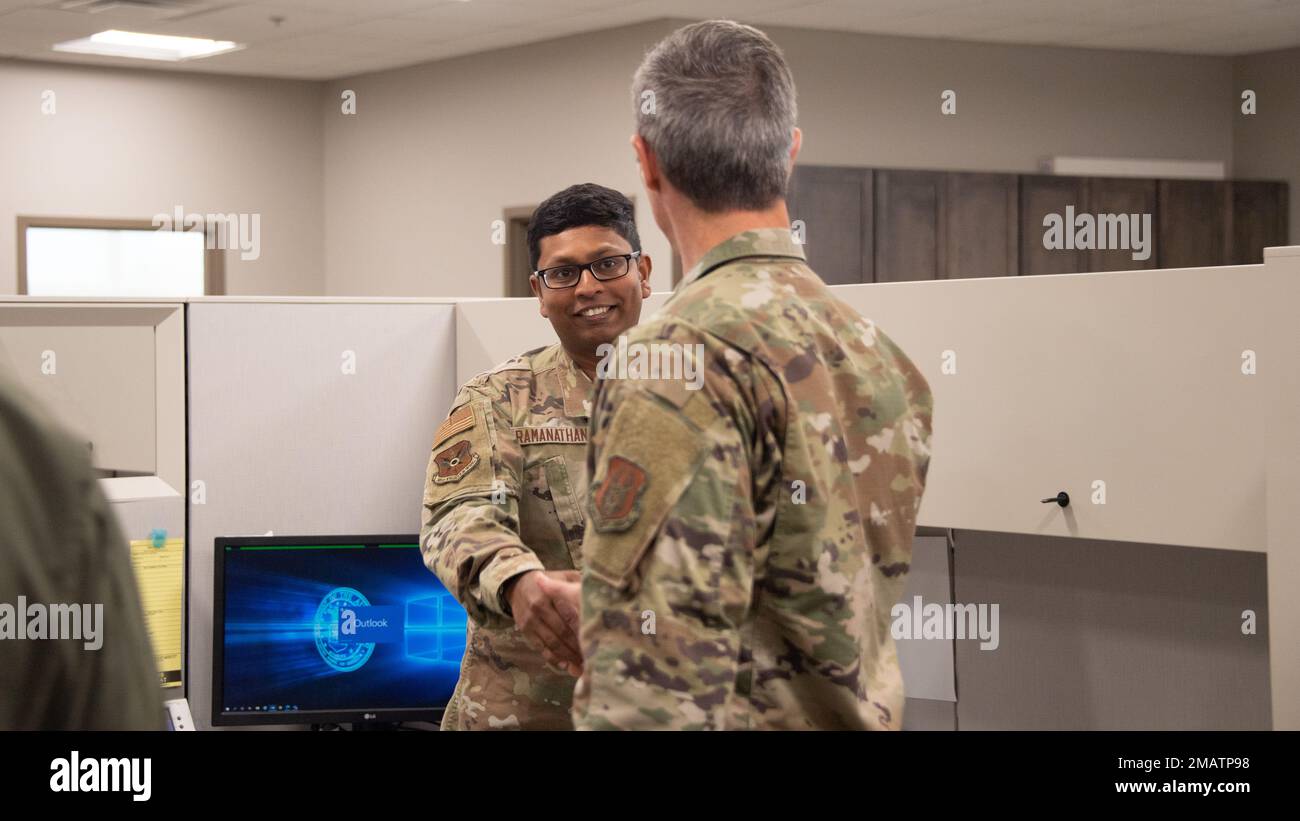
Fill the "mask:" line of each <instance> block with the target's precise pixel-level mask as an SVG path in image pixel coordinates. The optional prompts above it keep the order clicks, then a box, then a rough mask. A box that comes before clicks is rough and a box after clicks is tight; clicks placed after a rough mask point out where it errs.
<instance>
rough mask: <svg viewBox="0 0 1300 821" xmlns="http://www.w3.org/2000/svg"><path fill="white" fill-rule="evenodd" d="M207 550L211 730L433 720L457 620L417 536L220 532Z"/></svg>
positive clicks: (454, 650)
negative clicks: (210, 553) (211, 561)
mask: <svg viewBox="0 0 1300 821" xmlns="http://www.w3.org/2000/svg"><path fill="white" fill-rule="evenodd" d="M215 548H216V549H215V551H214V553H215V554H216V567H215V572H214V576H213V578H214V581H215V587H214V596H213V605H214V612H213V620H212V624H213V641H212V655H213V658H212V723H213V725H216V726H228V725H241V724H321V723H343V722H353V723H386V722H398V721H436V720H438V719H439V718H440V717H441V714H442V711H443V709H444V708H445V707H446V706H447V703H448V701H449V700H450V698H451V694H452V690H453V688H454V687H455V686H456V679H457V676H458V674H459V671H460V661H461V656H462V655H464V652H465V621H466V616H465V610H464V609H463V608H462V607H461V606H460V604H459V603H458V602H457V601H456V600H455V599H454V598H453V597H452V596H451V594H449V593H448V592H447V589H446V588H445V587H443V586H442V584H441V582H439V581H438V577H437V576H435V575H434V574H433V573H431V572H430V571H429V570H428V568H426V567H425V565H424V562H423V560H422V557H421V555H420V546H419V538H418V537H417V536H409V535H407V536H275V537H270V536H259V537H223V538H218V539H217V540H216V544H215Z"/></svg>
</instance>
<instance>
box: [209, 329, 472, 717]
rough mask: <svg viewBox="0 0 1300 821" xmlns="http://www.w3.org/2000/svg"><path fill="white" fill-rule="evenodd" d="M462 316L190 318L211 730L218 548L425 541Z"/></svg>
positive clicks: (451, 392) (453, 385) (454, 386)
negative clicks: (279, 540) (283, 539)
mask: <svg viewBox="0 0 1300 821" xmlns="http://www.w3.org/2000/svg"><path fill="white" fill-rule="evenodd" d="M453 310H454V309H453V307H452V306H450V305H421V304H411V305H401V304H350V305H349V304H295V303H263V304H254V303H202V304H194V305H191V306H190V308H189V482H190V488H191V491H190V492H191V495H190V506H189V509H190V531H189V533H190V553H189V582H190V584H189V617H190V618H189V648H188V659H187V662H188V669H187V686H188V688H189V689H188V694H189V699H190V709H191V710H192V711H193V713H194V719H195V722H196V723H197V724H198V726H199V727H200V728H202V729H206V728H208V727H209V726H210V720H211V683H212V682H211V676H212V672H211V662H212V655H211V654H212V564H213V556H212V544H213V539H215V538H216V537H217V536H225V535H240V534H262V533H266V532H267V531H274V532H275V533H276V534H277V535H281V534H283V535H293V534H303V535H323V534H358V535H360V534H386V533H392V534H399V533H415V532H417V531H418V530H419V527H420V498H421V493H422V488H423V482H424V471H425V467H426V465H427V463H428V459H429V447H430V445H431V444H432V441H433V433H434V430H435V429H436V428H437V427H438V424H439V423H440V422H441V421H442V419H443V418H444V417H445V416H446V413H447V410H448V409H449V407H450V403H451V400H452V399H453V398H454V395H455V390H456V381H455V367H456V348H455V323H454V319H453ZM349 363H355V369H354V370H355V372H354V373H347V372H346V371H347V370H348V367H347V366H348V365H349ZM196 481H198V482H202V483H203V492H204V493H205V495H206V499H205V503H204V504H196V503H195V502H194V498H195V497H194V483H195V482H196Z"/></svg>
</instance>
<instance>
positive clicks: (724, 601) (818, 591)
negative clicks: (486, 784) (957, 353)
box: [574, 229, 932, 729]
mask: <svg viewBox="0 0 1300 821" xmlns="http://www.w3.org/2000/svg"><path fill="white" fill-rule="evenodd" d="M628 342H629V345H628V348H629V350H633V351H634V350H635V349H634V346H635V345H636V344H638V343H640V344H648V343H658V344H660V345H662V344H664V343H676V344H679V345H681V346H684V348H683V350H699V351H701V352H702V359H703V363H704V371H703V381H702V384H700V383H696V385H695V387H698V388H699V389H696V390H693V389H692V386H691V385H689V384H688V382H687V380H685V379H681V378H676V379H674V378H665V375H664V374H662V373H660V374H659V378H657V379H653V378H600V379H599V380H598V382H597V387H596V399H595V401H594V407H593V413H592V420H591V447H590V453H589V462H588V469H589V470H590V471H591V475H592V486H591V497H590V500H589V507H588V524H587V532H586V537H585V540H584V542H583V552H584V554H585V557H586V558H585V566H584V568H583V584H582V628H581V642H582V651H583V657H584V671H583V675H582V677H581V679H580V681H579V684H578V687H577V691H576V693H575V697H574V717H575V721H576V723H577V726H578V728H579V729H591V728H596V729H599V728H680V729H710V728H854V729H897V728H898V727H899V725H900V723H901V721H902V707H903V682H902V677H901V674H900V672H899V667H898V658H897V654H896V651H895V647H894V642H893V639H892V637H891V635H890V609H891V607H892V606H893V605H894V604H895V602H897V600H898V598H899V597H900V595H901V593H902V586H903V582H904V579H905V576H906V573H907V571H908V566H909V563H910V561H911V547H912V539H913V535H914V533H915V526H916V517H917V511H918V510H919V508H920V505H921V495H922V492H923V490H924V487H925V476H926V472H927V470H928V468H929V460H930V450H929V441H930V436H931V414H932V398H931V394H930V389H929V386H928V384H927V383H926V380H925V378H924V377H923V376H922V374H921V372H920V371H919V370H918V369H917V368H916V366H915V365H914V364H913V363H912V362H911V361H910V360H909V359H908V358H907V357H906V356H905V355H904V354H903V352H902V351H901V350H900V349H899V348H898V346H897V345H895V344H894V342H893V341H892V340H890V338H889V337H888V336H886V335H885V334H884V332H883V331H881V330H880V329H879V328H877V327H875V325H874V324H873V323H872V322H871V321H870V320H868V319H864V318H863V317H862V316H861V315H860V314H859V313H858V312H857V311H855V310H854V309H853V308H851V307H849V306H848V305H846V304H845V303H844V302H841V301H840V300H839V299H837V298H836V297H835V296H833V295H832V294H831V292H830V291H829V290H828V289H827V287H826V285H825V284H824V283H823V282H822V280H821V279H820V278H818V277H817V275H816V274H815V273H813V271H812V270H811V269H810V268H809V267H808V266H807V264H806V263H805V262H804V259H803V252H802V248H801V246H799V245H797V244H795V243H794V242H793V240H792V238H791V235H790V232H789V231H788V230H781V229H764V230H758V231H747V232H745V233H742V234H738V235H736V236H735V237H733V238H731V239H730V240H728V241H726V242H724V243H722V244H720V245H718V246H716V247H715V248H713V249H712V250H711V251H710V252H709V253H708V254H706V255H705V257H704V258H703V259H702V260H701V261H700V263H699V264H698V265H697V266H696V267H695V268H693V269H692V271H691V272H690V274H688V275H687V277H685V278H684V279H683V281H682V282H681V283H680V284H679V285H678V287H677V289H676V291H675V292H674V294H673V296H672V297H671V298H670V300H669V301H668V303H667V304H666V305H665V306H664V308H663V309H662V310H661V311H660V312H659V313H658V314H656V315H655V316H654V317H653V318H651V319H650V321H648V322H646V323H643V324H641V325H639V326H637V327H636V328H633V329H632V330H631V331H630V332H629V334H628ZM695 346H700V347H699V348H696V347H695ZM679 375H681V374H679ZM598 376H602V374H598ZM670 376H671V375H670Z"/></svg>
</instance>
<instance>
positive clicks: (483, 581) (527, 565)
mask: <svg viewBox="0 0 1300 821" xmlns="http://www.w3.org/2000/svg"><path fill="white" fill-rule="evenodd" d="M545 569H546V566H545V565H543V564H542V562H541V560H540V559H538V558H537V556H536V554H534V553H533V552H532V551H531V550H527V549H519V550H508V549H507V550H502V551H501V552H499V553H497V555H496V556H495V557H494V558H493V559H492V561H491V562H489V563H488V566H487V567H485V568H483V570H482V572H481V573H479V577H478V579H479V591H480V596H479V600H480V601H482V603H483V606H484V607H486V608H488V609H489V610H491V611H492V612H494V613H496V614H497V615H500V616H505V617H507V618H513V616H511V614H510V607H509V603H508V602H506V601H505V600H504V599H503V598H502V593H503V592H504V590H503V588H504V587H505V586H506V582H508V581H510V580H511V579H513V578H514V577H515V576H518V575H519V574H521V573H527V572H528V571H530V570H545Z"/></svg>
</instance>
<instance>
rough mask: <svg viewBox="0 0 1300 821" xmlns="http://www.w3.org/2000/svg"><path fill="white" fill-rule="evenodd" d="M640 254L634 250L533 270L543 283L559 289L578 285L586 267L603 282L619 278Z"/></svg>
mask: <svg viewBox="0 0 1300 821" xmlns="http://www.w3.org/2000/svg"><path fill="white" fill-rule="evenodd" d="M639 256H641V252H640V251H633V252H632V253H630V254H617V255H615V256H612V257H601V258H600V259H598V260H595V261H594V262H588V263H587V264H586V265H556V266H555V267H554V268H545V269H543V270H541V271H533V275H534V276H537V277H540V278H541V280H542V284H543V285H545V286H546V287H547V288H554V289H557V290H558V289H562V288H572V287H574V286H575V285H577V284H578V280H580V279H582V272H583V270H584V269H585V270H589V271H591V275H592V276H594V277H595V278H596V279H598V280H600V281H601V282H608V281H609V280H611V279H618V278H619V277H621V276H623V275H624V274H626V273H627V272H628V271H629V270H631V268H632V260H634V259H636V258H637V257H639Z"/></svg>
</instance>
